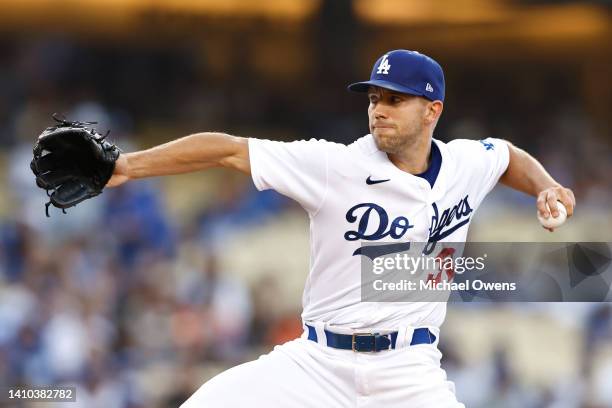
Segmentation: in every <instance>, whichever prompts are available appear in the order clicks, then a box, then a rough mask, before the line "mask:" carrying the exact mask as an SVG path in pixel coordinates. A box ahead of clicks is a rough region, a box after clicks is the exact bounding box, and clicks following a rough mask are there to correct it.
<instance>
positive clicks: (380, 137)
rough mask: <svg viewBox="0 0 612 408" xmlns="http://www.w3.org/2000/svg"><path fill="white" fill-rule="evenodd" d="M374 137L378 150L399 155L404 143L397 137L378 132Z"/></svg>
mask: <svg viewBox="0 0 612 408" xmlns="http://www.w3.org/2000/svg"><path fill="white" fill-rule="evenodd" d="M373 136H374V140H375V141H376V147H378V150H380V151H383V152H385V153H397V152H398V151H399V150H400V146H401V145H402V143H401V140H400V138H399V137H397V135H390V134H385V133H384V132H382V133H381V132H379V131H377V132H374V133H373Z"/></svg>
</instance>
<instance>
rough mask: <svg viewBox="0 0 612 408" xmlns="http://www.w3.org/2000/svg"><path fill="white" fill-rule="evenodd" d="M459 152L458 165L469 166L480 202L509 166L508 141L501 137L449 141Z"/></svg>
mask: <svg viewBox="0 0 612 408" xmlns="http://www.w3.org/2000/svg"><path fill="white" fill-rule="evenodd" d="M449 144H450V145H454V148H455V149H457V150H456V152H457V153H458V154H459V162H458V166H459V167H460V168H464V169H465V168H467V169H469V171H468V173H469V174H468V177H469V179H470V183H471V185H472V186H476V187H477V190H478V191H479V193H480V194H479V197H478V200H477V201H478V202H480V201H482V200H483V199H484V197H485V196H486V195H487V194H488V193H489V192H490V191H491V190H492V189H493V187H495V185H496V184H497V182H498V181H499V178H500V177H501V176H502V175H503V174H504V172H505V171H506V169H507V168H508V163H509V160H510V152H509V150H508V143H506V142H505V141H503V140H501V139H495V138H487V139H483V140H467V139H457V140H453V141H452V142H450V143H449Z"/></svg>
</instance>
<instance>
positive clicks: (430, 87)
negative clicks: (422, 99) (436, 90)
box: [425, 82, 433, 92]
mask: <svg viewBox="0 0 612 408" xmlns="http://www.w3.org/2000/svg"><path fill="white" fill-rule="evenodd" d="M425 90H426V91H427V92H433V86H431V84H430V83H429V82H428V83H427V86H426V87H425Z"/></svg>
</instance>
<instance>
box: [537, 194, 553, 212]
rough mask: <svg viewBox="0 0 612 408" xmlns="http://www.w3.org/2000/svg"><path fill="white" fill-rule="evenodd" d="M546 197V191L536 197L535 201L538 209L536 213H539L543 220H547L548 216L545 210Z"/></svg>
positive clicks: (546, 209)
mask: <svg viewBox="0 0 612 408" xmlns="http://www.w3.org/2000/svg"><path fill="white" fill-rule="evenodd" d="M546 196H547V190H544V191H542V192H541V193H540V194H539V195H538V199H537V200H536V206H537V208H538V211H539V212H540V215H541V216H542V217H544V218H548V217H549V216H550V213H549V212H548V208H546Z"/></svg>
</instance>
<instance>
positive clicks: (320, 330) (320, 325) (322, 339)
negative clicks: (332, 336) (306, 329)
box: [312, 322, 327, 346]
mask: <svg viewBox="0 0 612 408" xmlns="http://www.w3.org/2000/svg"><path fill="white" fill-rule="evenodd" d="M312 325H313V326H314V328H315V331H316V332H317V343H319V344H321V345H323V346H327V336H326V335H325V322H314V323H312Z"/></svg>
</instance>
